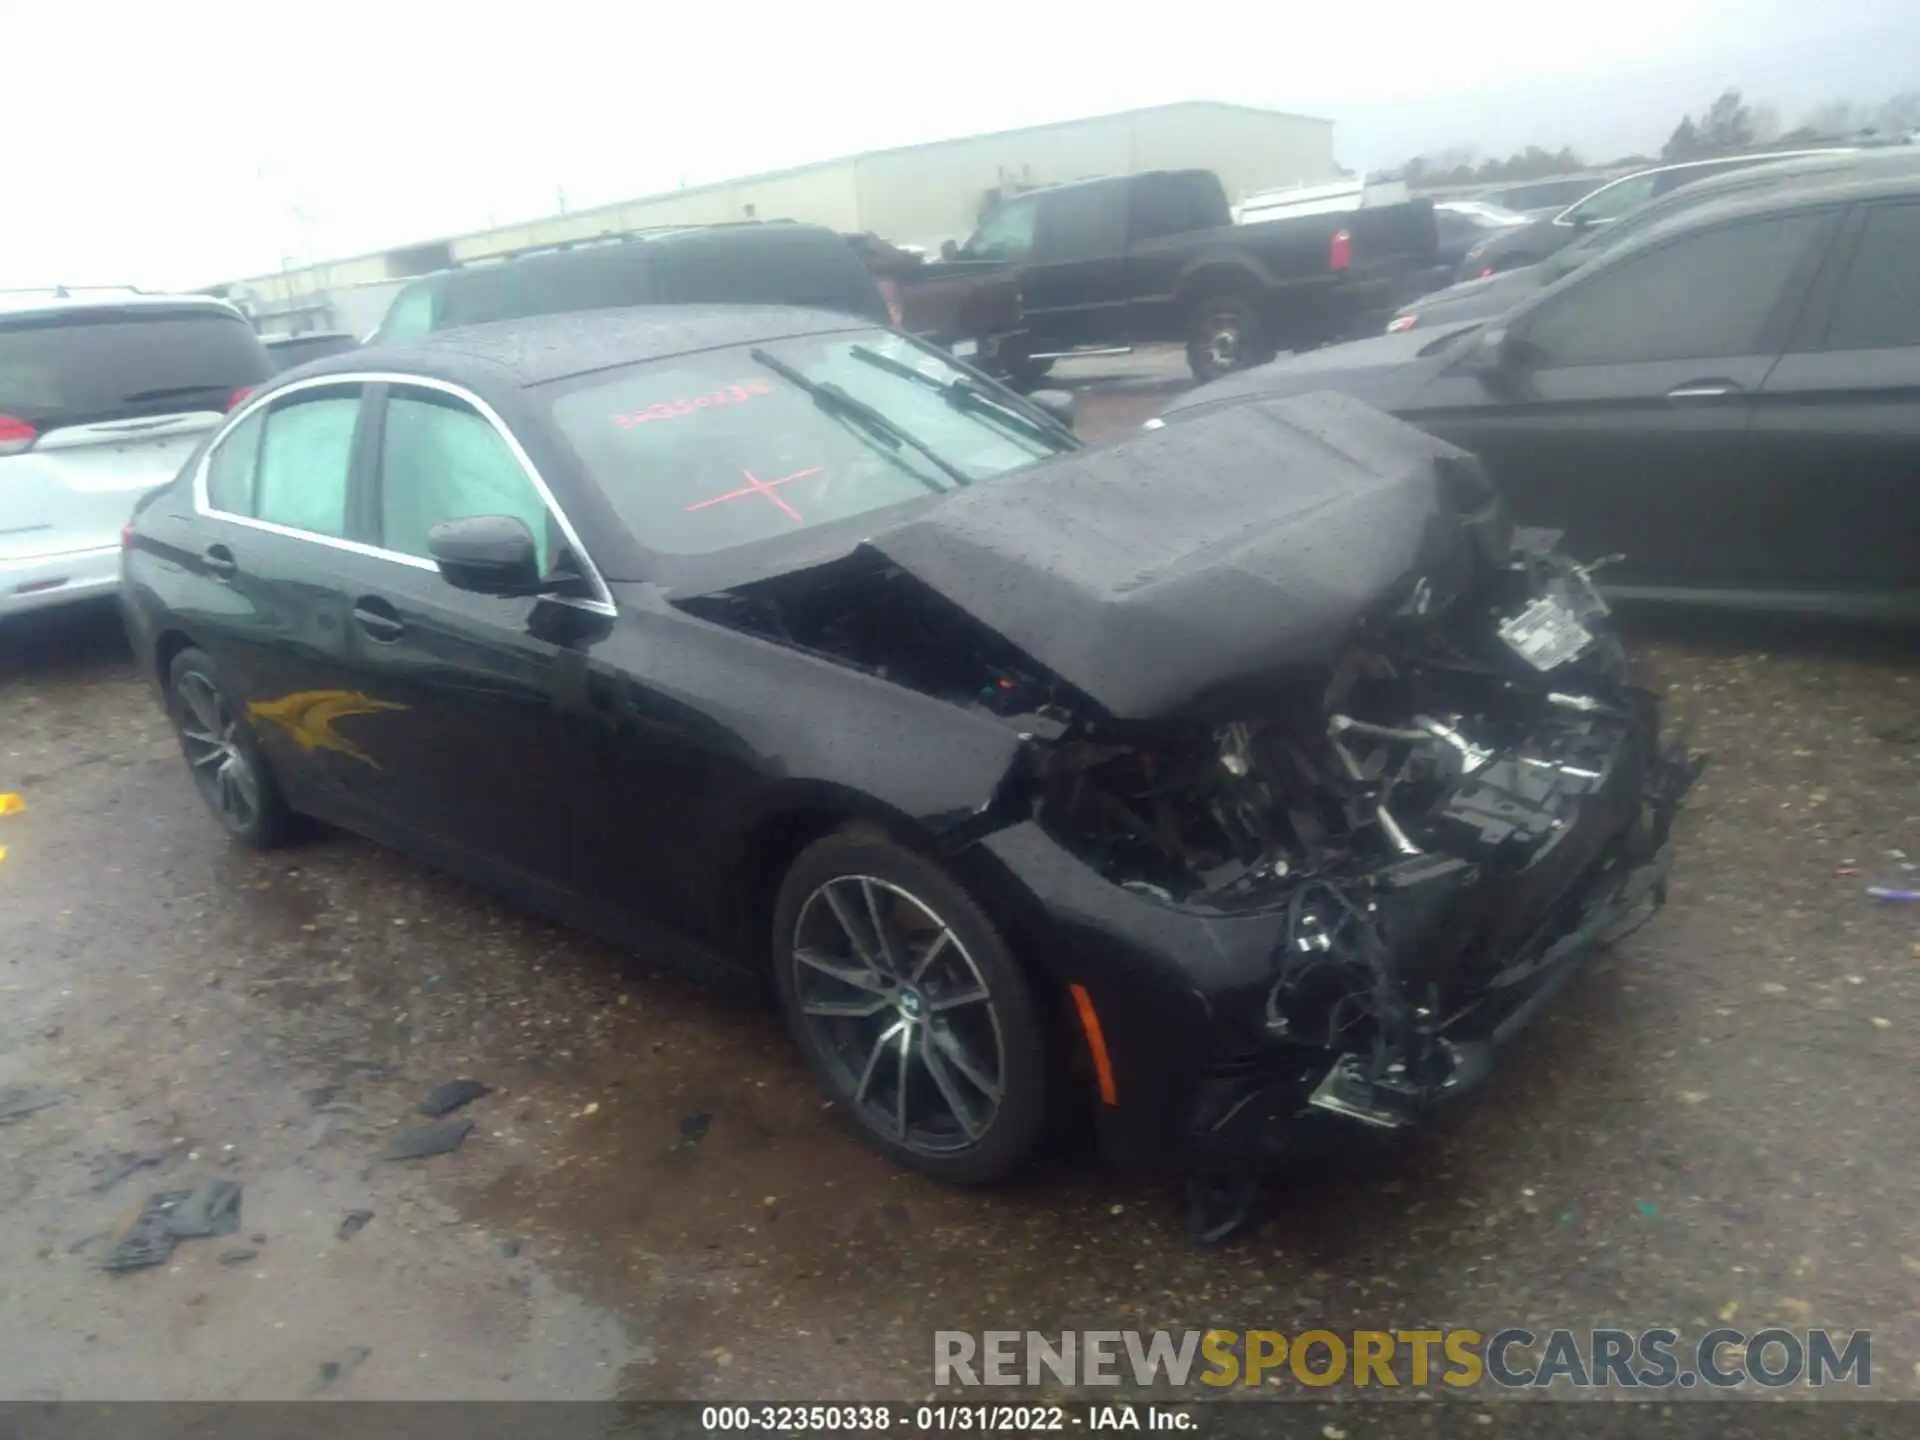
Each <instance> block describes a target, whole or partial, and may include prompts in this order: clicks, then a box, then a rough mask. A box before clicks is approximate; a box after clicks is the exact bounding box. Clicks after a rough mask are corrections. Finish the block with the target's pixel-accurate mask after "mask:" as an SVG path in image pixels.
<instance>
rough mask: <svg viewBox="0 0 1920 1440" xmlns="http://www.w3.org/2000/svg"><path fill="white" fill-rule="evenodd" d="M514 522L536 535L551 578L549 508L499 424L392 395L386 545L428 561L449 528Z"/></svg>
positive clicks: (383, 490)
mask: <svg viewBox="0 0 1920 1440" xmlns="http://www.w3.org/2000/svg"><path fill="white" fill-rule="evenodd" d="M473 515H511V516H513V517H514V518H515V519H517V520H520V521H522V522H524V523H525V524H526V527H527V529H528V530H530V531H532V532H533V542H534V545H535V546H536V547H537V549H538V552H539V556H540V569H541V571H542V573H544V572H545V571H546V568H547V560H548V556H549V554H550V553H551V551H550V537H549V535H548V516H547V506H546V502H545V501H544V500H542V499H541V498H540V492H539V491H537V490H536V489H534V487H533V482H532V481H531V480H529V479H528V478H527V472H526V470H525V469H524V468H523V467H522V466H521V464H520V461H519V458H518V457H517V456H515V455H514V453H513V451H512V449H510V448H509V447H508V445H507V442H506V441H505V440H504V439H502V438H501V435H500V432H499V431H498V430H496V429H494V427H493V423H492V422H491V421H489V420H488V419H486V417H485V416H483V415H481V414H479V413H478V412H477V411H475V410H473V409H472V408H471V407H469V406H468V405H466V404H465V403H463V402H462V401H459V400H457V399H455V398H453V397H452V396H450V395H441V394H439V393H437V392H429V391H421V390H405V389H402V388H400V387H398V386H396V387H395V388H394V389H392V390H391V391H389V392H388V395H387V414H386V423H385V425H384V426H383V428H382V432H381V437H380V543H381V545H382V546H384V547H385V548H386V549H388V550H397V551H399V552H400V553H401V554H402V555H414V556H418V557H419V558H421V559H423V560H424V559H428V558H430V557H429V556H428V554H427V532H428V531H429V530H431V529H433V527H434V526H435V525H438V524H439V523H440V522H441V521H443V520H464V519H466V518H468V517H469V516H473Z"/></svg>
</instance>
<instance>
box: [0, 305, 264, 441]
mask: <svg viewBox="0 0 1920 1440" xmlns="http://www.w3.org/2000/svg"><path fill="white" fill-rule="evenodd" d="M272 374H273V362H272V361H271V360H270V359H268V358H267V352H266V347H264V346H263V345H262V344H261V343H260V337H259V336H258V335H256V334H254V332H253V329H252V327H251V326H249V325H248V324H247V323H246V322H245V321H244V320H241V319H239V318H238V317H237V316H231V315H224V314H221V313H220V312H218V311H211V310H198V309H194V310H188V309H179V310H173V309H165V308H161V307H145V306H143V307H139V308H135V307H133V306H128V307H127V308H125V309H108V308H102V309H92V308H89V309H87V310H85V311H70V312H67V313H64V314H60V315H57V316H46V315H36V316H32V317H25V316H23V317H19V318H8V319H5V320H0V415H11V416H13V417H15V418H16V419H19V420H25V421H26V422H27V423H28V424H30V425H32V426H33V427H34V428H35V429H38V430H52V429H56V428H58V427H59V426H62V425H86V424H91V423H94V422H97V421H101V420H124V419H129V418H132V417H135V416H140V415H176V414H179V413H181V412H182V411H192V410H212V411H214V412H216V413H219V414H224V413H225V412H226V409H227V403H228V400H229V398H230V397H231V396H232V394H233V392H234V391H235V390H238V389H241V388H243V387H245V386H248V385H258V384H259V383H260V382H261V381H262V380H265V379H266V378H267V377H268V376H270V375H272Z"/></svg>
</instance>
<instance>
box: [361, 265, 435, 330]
mask: <svg viewBox="0 0 1920 1440" xmlns="http://www.w3.org/2000/svg"><path fill="white" fill-rule="evenodd" d="M439 300H440V277H438V276H436V277H434V278H433V279H431V280H419V281H416V282H414V283H413V284H411V285H409V286H408V287H407V288H406V289H404V290H402V291H401V292H400V293H399V294H398V295H396V296H394V297H393V304H392V305H390V306H388V307H387V313H386V317H385V318H384V319H383V320H381V322H380V329H379V331H378V332H377V333H376V334H375V335H374V340H375V342H376V343H379V344H385V345H398V344H400V343H401V342H403V341H406V340H417V339H419V337H420V336H422V335H427V334H431V333H432V331H433V317H434V312H435V311H436V310H437V309H438V308H439Z"/></svg>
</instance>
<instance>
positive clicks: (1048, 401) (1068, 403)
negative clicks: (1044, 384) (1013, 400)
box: [1027, 390, 1075, 430]
mask: <svg viewBox="0 0 1920 1440" xmlns="http://www.w3.org/2000/svg"><path fill="white" fill-rule="evenodd" d="M1027 403H1028V404H1029V405H1031V406H1033V407H1034V409H1036V410H1044V411H1046V412H1047V414H1049V415H1051V416H1052V417H1053V418H1054V419H1056V420H1058V421H1059V422H1060V423H1061V424H1062V425H1064V426H1065V427H1066V428H1067V429H1069V430H1071V429H1073V412H1074V405H1075V401H1074V398H1073V392H1072V391H1071V390H1032V391H1029V392H1028V393H1027Z"/></svg>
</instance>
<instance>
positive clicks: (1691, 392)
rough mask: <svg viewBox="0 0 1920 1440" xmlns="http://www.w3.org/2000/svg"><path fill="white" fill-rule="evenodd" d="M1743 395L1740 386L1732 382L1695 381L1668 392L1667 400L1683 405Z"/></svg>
mask: <svg viewBox="0 0 1920 1440" xmlns="http://www.w3.org/2000/svg"><path fill="white" fill-rule="evenodd" d="M1741 393H1742V391H1741V388H1740V386H1738V385H1736V384H1734V383H1733V381H1731V380H1694V381H1690V382H1689V383H1687V384H1685V385H1679V386H1676V387H1675V388H1673V389H1672V390H1669V391H1667V399H1669V400H1678V401H1681V402H1683V403H1684V402H1685V401H1688V400H1695V401H1698V400H1724V399H1726V398H1727V397H1728V396H1729V395H1739V394H1741Z"/></svg>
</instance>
